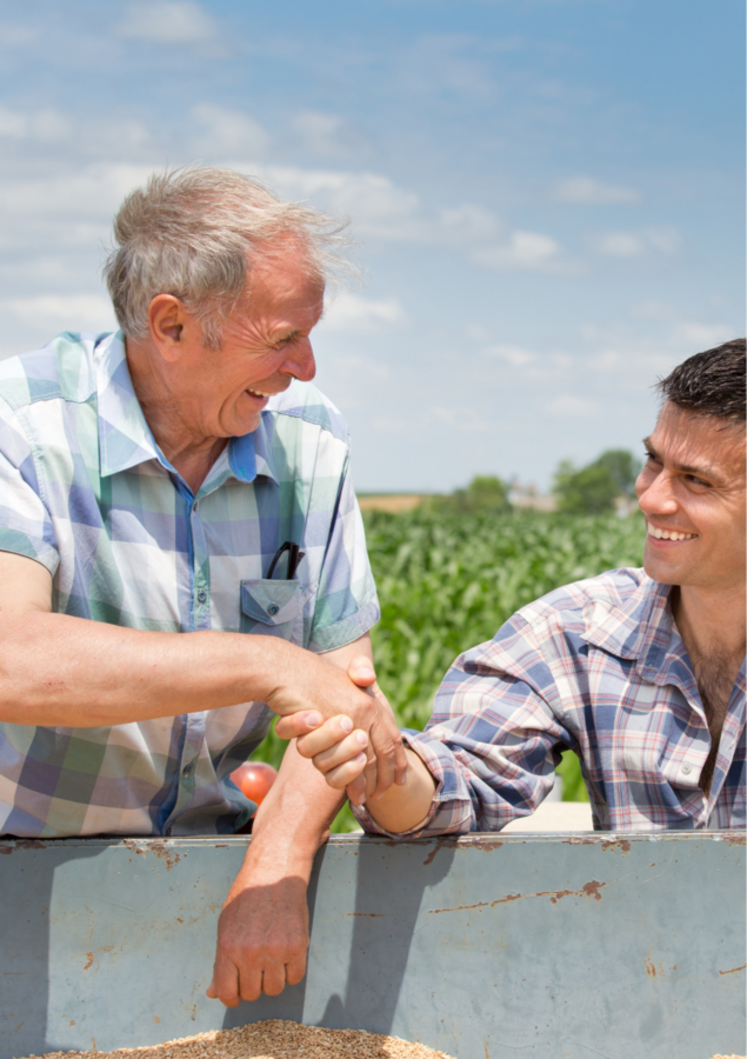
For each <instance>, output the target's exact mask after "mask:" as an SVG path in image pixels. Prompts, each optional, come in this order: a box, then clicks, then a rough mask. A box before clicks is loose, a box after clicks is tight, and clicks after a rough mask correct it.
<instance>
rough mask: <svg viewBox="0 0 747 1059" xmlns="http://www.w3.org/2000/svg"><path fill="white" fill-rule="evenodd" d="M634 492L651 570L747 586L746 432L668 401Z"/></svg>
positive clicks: (693, 581)
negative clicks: (746, 552)
mask: <svg viewBox="0 0 747 1059" xmlns="http://www.w3.org/2000/svg"><path fill="white" fill-rule="evenodd" d="M645 445H646V449H647V451H648V454H649V455H648V459H647V460H646V463H645V466H644V468H643V470H642V471H641V473H640V475H639V476H638V481H637V482H636V493H637V494H638V504H639V506H640V508H641V511H642V512H643V513H644V515H645V516H646V550H645V553H644V560H643V565H644V567H645V570H646V573H647V574H648V575H649V576H650V577H653V578H654V579H655V580H656V581H661V582H663V583H664V584H667V585H682V586H686V585H690V586H694V587H698V588H705V589H716V590H723V589H727V590H728V589H734V588H740V587H741V588H742V589H743V588H744V583H745V432H744V427H743V426H742V425H741V424H740V425H729V424H728V423H727V421H726V420H723V419H719V418H718V417H717V416H704V417H701V418H699V417H697V416H694V415H693V414H692V413H690V412H686V411H684V410H683V409H681V408H678V407H677V405H674V404H672V403H670V402H669V401H667V402H666V403H665V404H664V406H663V408H662V410H661V412H660V413H659V418H658V420H657V423H656V429H655V430H654V432H653V434H652V435H651V437H650V438H646V440H645Z"/></svg>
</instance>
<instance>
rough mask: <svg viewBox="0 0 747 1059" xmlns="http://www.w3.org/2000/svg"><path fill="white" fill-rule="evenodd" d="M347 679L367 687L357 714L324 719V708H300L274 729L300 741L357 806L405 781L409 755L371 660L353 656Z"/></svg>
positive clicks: (300, 748)
mask: <svg viewBox="0 0 747 1059" xmlns="http://www.w3.org/2000/svg"><path fill="white" fill-rule="evenodd" d="M339 672H340V671H339V670H338V673H339ZM341 675H343V676H344V674H341ZM347 678H348V679H349V680H350V681H352V682H353V684H355V685H356V687H358V688H361V689H365V701H364V702H361V701H360V700H358V703H357V707H356V708H355V709H354V710H353V711H351V712H345V713H342V712H340V713H336V714H333V715H332V716H329V715H327V716H326V718H325V716H323V714H322V711H321V710H300V711H299V712H297V713H292V714H289V715H286V716H284V717H281V718H280V719H279V720H278V723H277V726H276V729H275V730H276V732H277V734H278V735H279V736H280V737H281V739H293V738H295V739H296V746H297V748H298V752H299V753H300V754H301V756H302V757H305V758H308V759H310V760H311V761H312V762H313V764H314V766H315V767H316V768H317V769H318V771H319V772H321V773H322V775H323V776H324V777H325V779H326V781H327V783H328V784H329V786H330V787H332V788H334V789H335V790H345V792H346V794H347V796H348V798H349V799H350V801H351V802H352V804H353V805H362V804H363V803H364V802H365V801H366V800H368V799H369V798H373V799H376V798H380V797H381V796H382V795H383V794H384V793H385V792H386V791H387V790H388V789H389V788H390V786H391V785H392V782H394V783H396V784H398V785H399V786H402V785H404V784H405V783H406V782H407V755H406V754H405V750H404V747H403V744H402V736H401V734H400V732H399V730H398V728H397V725H396V721H395V719H394V714H393V712H392V708H391V706H390V705H389V703H388V702H387V700H386V697H385V696H384V694H383V693H382V691H381V690H380V688H379V686H378V684H377V683H376V674H375V672H374V669H373V666H372V664H371V661H370V660H369V659H368V658H366V657H365V656H360V657H357V658H354V659H353V660H352V661H351V662H350V665H349V666H348V670H347ZM361 698H362V697H361Z"/></svg>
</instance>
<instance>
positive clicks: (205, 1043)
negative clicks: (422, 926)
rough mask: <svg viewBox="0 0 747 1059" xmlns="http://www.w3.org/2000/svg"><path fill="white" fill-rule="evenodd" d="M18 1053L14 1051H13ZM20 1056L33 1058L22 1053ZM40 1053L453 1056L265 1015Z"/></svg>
mask: <svg viewBox="0 0 747 1059" xmlns="http://www.w3.org/2000/svg"><path fill="white" fill-rule="evenodd" d="M19 1059H20V1057H19ZM25 1059H39V1057H37V1056H27V1057H25ZM41 1059H453V1057H452V1056H449V1055H447V1054H446V1053H445V1052H437V1051H434V1050H433V1048H427V1047H426V1046H425V1045H424V1044H410V1043H409V1042H408V1041H402V1040H400V1039H399V1038H398V1037H385V1036H383V1035H382V1034H379V1033H367V1032H366V1031H365V1030H326V1029H320V1028H318V1027H315V1026H301V1025H299V1023H297V1022H282V1021H281V1020H280V1019H270V1020H269V1021H267V1022H255V1023H253V1024H252V1025H251V1026H241V1027H239V1028H238V1029H235V1030H213V1031H212V1032H210V1033H198V1034H197V1035H196V1036H194V1037H183V1038H181V1039H180V1040H177V1041H167V1042H166V1043H165V1044H156V1045H153V1047H145V1048H118V1049H117V1050H116V1051H114V1052H48V1053H46V1054H45V1055H44V1056H42V1057H41Z"/></svg>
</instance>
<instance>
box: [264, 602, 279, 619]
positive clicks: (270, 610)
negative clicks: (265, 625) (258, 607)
mask: <svg viewBox="0 0 747 1059" xmlns="http://www.w3.org/2000/svg"><path fill="white" fill-rule="evenodd" d="M279 610H280V607H279V606H278V605H277V603H271V604H270V605H269V607H268V608H267V613H268V614H269V615H270V617H271V618H274V617H275V615H276V614H277V612H278V611H279Z"/></svg>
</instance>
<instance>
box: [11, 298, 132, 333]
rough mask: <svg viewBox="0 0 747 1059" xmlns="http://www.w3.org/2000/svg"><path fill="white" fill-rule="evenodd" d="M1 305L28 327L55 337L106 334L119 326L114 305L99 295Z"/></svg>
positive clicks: (16, 299)
mask: <svg viewBox="0 0 747 1059" xmlns="http://www.w3.org/2000/svg"><path fill="white" fill-rule="evenodd" d="M0 304H1V305H2V307H3V309H4V311H5V312H7V313H11V314H12V315H13V316H14V317H15V318H16V320H18V321H19V322H20V323H21V324H23V325H24V326H27V327H29V328H32V327H33V328H36V327H37V326H40V325H41V326H43V327H47V328H50V329H51V330H52V331H54V332H55V333H59V332H60V331H64V330H66V329H69V330H74V331H106V330H111V329H112V328H115V327H116V326H117V325H116V321H115V317H114V310H113V309H112V305H111V302H110V301H109V299H108V298H105V297H103V296H102V295H99V294H73V295H64V294H40V295H37V296H36V297H31V298H7V299H5V300H4V301H2V302H0Z"/></svg>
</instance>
